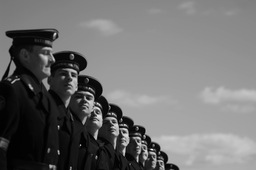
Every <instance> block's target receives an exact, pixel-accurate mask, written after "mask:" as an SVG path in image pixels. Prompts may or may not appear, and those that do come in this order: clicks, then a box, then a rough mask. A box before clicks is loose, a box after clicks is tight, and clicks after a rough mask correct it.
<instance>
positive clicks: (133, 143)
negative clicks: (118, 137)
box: [125, 125, 146, 170]
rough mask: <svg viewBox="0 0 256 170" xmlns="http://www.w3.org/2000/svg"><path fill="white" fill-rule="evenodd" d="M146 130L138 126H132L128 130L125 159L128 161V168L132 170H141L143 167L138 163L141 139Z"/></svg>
mask: <svg viewBox="0 0 256 170" xmlns="http://www.w3.org/2000/svg"><path fill="white" fill-rule="evenodd" d="M145 132H146V129H145V128H144V127H143V126H140V125H134V126H133V127H131V128H130V129H129V135H130V143H129V145H128V146H127V148H126V155H125V157H126V159H127V160H128V161H129V163H130V164H129V165H130V166H129V168H130V169H134V170H142V169H143V166H142V164H141V163H140V162H139V156H140V153H141V138H142V136H143V135H144V134H145Z"/></svg>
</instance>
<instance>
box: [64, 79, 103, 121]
mask: <svg viewBox="0 0 256 170" xmlns="http://www.w3.org/2000/svg"><path fill="white" fill-rule="evenodd" d="M102 91H103V88H102V85H101V84H100V82H99V81H98V80H97V79H95V78H94V77H91V76H88V75H79V76H78V90H77V91H76V92H75V94H74V95H72V97H71V100H70V103H69V107H70V109H71V111H72V113H74V115H75V116H76V117H77V118H78V120H79V121H81V123H82V124H83V125H84V124H85V122H86V119H87V117H88V116H90V114H91V112H93V107H94V102H95V99H97V98H98V97H99V96H100V95H101V94H102Z"/></svg>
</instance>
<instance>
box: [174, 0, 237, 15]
mask: <svg viewBox="0 0 256 170" xmlns="http://www.w3.org/2000/svg"><path fill="white" fill-rule="evenodd" d="M178 9H179V10H181V11H184V12H185V13H186V14H188V15H194V14H199V15H207V16H209V15H222V16H234V15H237V14H238V13H239V12H240V11H241V10H240V9H239V8H237V5H236V3H235V2H233V3H232V2H231V3H227V2H225V1H223V0H215V1H205V0H201V1H200V0H188V1H185V2H182V3H180V4H179V5H178Z"/></svg>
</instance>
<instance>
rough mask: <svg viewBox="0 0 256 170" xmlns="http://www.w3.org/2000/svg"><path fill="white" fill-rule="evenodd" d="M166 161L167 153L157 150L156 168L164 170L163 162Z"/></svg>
mask: <svg viewBox="0 0 256 170" xmlns="http://www.w3.org/2000/svg"><path fill="white" fill-rule="evenodd" d="M167 161H168V155H167V154H166V153H165V152H164V151H159V152H158V154H157V164H156V170H165V164H166V163H167Z"/></svg>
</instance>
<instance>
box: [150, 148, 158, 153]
mask: <svg viewBox="0 0 256 170" xmlns="http://www.w3.org/2000/svg"><path fill="white" fill-rule="evenodd" d="M148 151H152V152H155V153H156V149H154V148H148Z"/></svg>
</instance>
